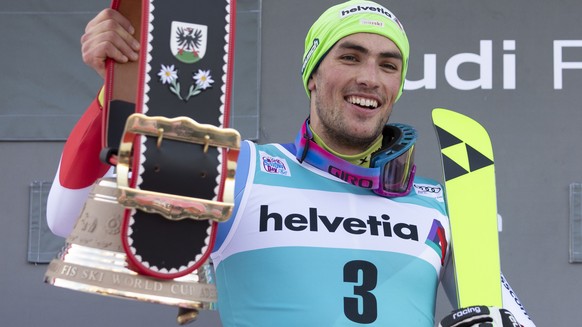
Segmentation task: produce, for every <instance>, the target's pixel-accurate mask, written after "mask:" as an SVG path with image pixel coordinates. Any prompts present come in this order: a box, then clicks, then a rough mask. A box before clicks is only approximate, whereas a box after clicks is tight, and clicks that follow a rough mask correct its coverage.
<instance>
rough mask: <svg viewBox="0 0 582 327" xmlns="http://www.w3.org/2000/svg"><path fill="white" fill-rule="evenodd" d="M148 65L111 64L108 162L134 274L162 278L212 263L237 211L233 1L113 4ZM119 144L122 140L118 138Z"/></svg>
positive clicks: (107, 108)
mask: <svg viewBox="0 0 582 327" xmlns="http://www.w3.org/2000/svg"><path fill="white" fill-rule="evenodd" d="M112 8H114V9H116V10H118V11H120V12H121V13H122V14H123V15H124V16H126V17H127V18H128V19H129V20H130V21H131V22H132V24H133V26H134V27H135V28H136V30H137V32H136V37H137V38H138V40H139V41H140V44H141V50H140V56H139V57H140V59H139V60H138V62H136V63H128V64H117V63H115V62H113V61H109V62H108V64H107V76H106V85H105V104H104V115H103V116H104V120H105V121H104V124H103V126H104V130H103V135H104V138H103V146H104V148H105V149H107V151H105V152H106V155H105V156H102V157H103V158H104V159H105V160H106V161H107V162H109V163H114V164H116V165H117V178H118V181H117V184H118V188H119V198H118V201H119V202H120V203H121V204H123V205H125V206H126V207H127V209H126V210H125V217H124V222H123V231H122V233H121V234H122V243H123V247H124V249H125V251H126V253H127V256H128V262H129V266H130V268H131V269H133V270H135V271H137V272H138V273H141V274H145V275H149V276H153V277H156V278H167V279H171V278H177V277H181V276H184V275H186V274H189V273H191V272H192V271H193V270H195V269H197V268H198V267H199V266H200V265H202V264H203V263H204V262H205V261H206V260H207V259H208V256H209V254H210V251H211V250H212V246H213V244H214V238H215V231H216V227H217V222H220V221H225V220H227V219H228V218H229V216H230V214H231V212H232V203H233V195H232V192H233V186H232V184H233V183H234V169H235V167H236V159H237V156H238V149H239V145H240V135H239V134H238V132H236V131H235V130H233V129H229V128H226V127H228V122H229V110H230V104H231V85H232V76H233V49H234V26H235V23H234V18H235V2H234V0H204V1H202V0H200V1H179V0H114V1H113V3H112ZM120 140H121V141H120Z"/></svg>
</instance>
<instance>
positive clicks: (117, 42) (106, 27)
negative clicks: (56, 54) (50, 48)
mask: <svg viewBox="0 0 582 327" xmlns="http://www.w3.org/2000/svg"><path fill="white" fill-rule="evenodd" d="M134 33H135V28H134V27H133V26H131V23H130V22H129V20H128V19H127V18H125V17H124V16H123V15H121V14H120V13H119V12H118V11H116V10H113V9H110V8H107V9H104V10H102V11H101V12H100V13H99V14H98V15H97V16H96V17H95V18H93V19H92V20H91V21H90V22H89V23H88V24H87V26H86V27H85V34H83V36H82V37H81V53H82V55H83V62H85V64H87V65H88V66H89V67H91V68H93V69H94V70H95V71H97V73H98V74H99V75H100V76H101V77H102V78H105V61H106V59H107V58H112V59H113V60H115V61H117V62H119V63H125V62H128V61H135V60H137V58H138V51H139V47H140V45H139V42H138V41H137V39H136V38H134V36H133V34H134Z"/></svg>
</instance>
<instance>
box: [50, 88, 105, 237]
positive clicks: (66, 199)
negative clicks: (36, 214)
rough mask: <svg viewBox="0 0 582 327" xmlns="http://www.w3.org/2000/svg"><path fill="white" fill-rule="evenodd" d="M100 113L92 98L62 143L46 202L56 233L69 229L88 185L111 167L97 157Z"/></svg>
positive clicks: (68, 230) (77, 213)
mask: <svg viewBox="0 0 582 327" xmlns="http://www.w3.org/2000/svg"><path fill="white" fill-rule="evenodd" d="M101 113H102V110H101V106H100V104H99V100H98V99H95V100H94V101H93V102H92V103H91V104H90V105H89V107H88V108H87V110H86V111H85V113H84V114H83V116H82V117H81V119H80V120H79V121H78V122H77V124H76V125H75V127H74V128H73V130H72V132H71V134H70V135H69V138H68V139H67V142H66V143H65V147H64V150H63V153H62V155H61V161H60V163H59V168H58V170H57V174H56V176H55V178H54V181H53V185H52V188H51V190H50V193H49V197H48V202H47V222H48V226H49V227H50V229H51V230H52V232H53V233H55V234H57V235H60V236H67V235H68V234H69V233H70V232H71V230H72V229H73V225H74V224H75V221H76V220H77V217H78V215H79V213H80V211H81V209H82V207H83V204H84V203H85V199H86V198H87V195H88V193H89V190H90V188H91V185H92V184H93V183H94V182H95V181H96V180H97V179H99V178H101V177H103V176H105V175H106V173H107V172H108V171H109V170H110V166H109V165H106V164H104V163H102V162H101V161H100V160H99V153H100V152H101V130H102V115H101Z"/></svg>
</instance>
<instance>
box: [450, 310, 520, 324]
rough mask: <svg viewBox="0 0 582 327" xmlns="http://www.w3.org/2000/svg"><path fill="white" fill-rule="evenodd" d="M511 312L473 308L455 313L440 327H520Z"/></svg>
mask: <svg viewBox="0 0 582 327" xmlns="http://www.w3.org/2000/svg"><path fill="white" fill-rule="evenodd" d="M520 326H521V325H520V324H519V323H518V322H517V319H515V317H514V316H513V315H512V314H511V312H509V311H507V310H505V309H500V308H496V307H486V306H473V307H467V308H462V309H458V310H455V311H453V312H452V313H451V314H450V315H448V316H446V317H445V318H443V320H441V322H440V324H439V327H520Z"/></svg>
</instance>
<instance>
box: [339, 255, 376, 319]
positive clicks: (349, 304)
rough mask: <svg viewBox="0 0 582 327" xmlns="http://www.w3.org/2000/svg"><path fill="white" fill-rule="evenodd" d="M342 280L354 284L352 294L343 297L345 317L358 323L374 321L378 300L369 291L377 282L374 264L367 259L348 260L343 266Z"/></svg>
mask: <svg viewBox="0 0 582 327" xmlns="http://www.w3.org/2000/svg"><path fill="white" fill-rule="evenodd" d="M360 276H361V279H360ZM344 282H346V283H353V284H354V296H353V297H344V313H345V315H346V317H347V318H348V319H349V320H351V321H353V322H357V323H359V324H370V323H373V322H374V321H376V318H377V317H378V302H377V301H376V296H374V294H372V292H371V291H372V290H374V289H375V288H376V283H377V282H378V269H377V268H376V266H374V264H372V263H371V262H368V261H362V260H355V261H350V262H348V263H346V264H345V266H344Z"/></svg>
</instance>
